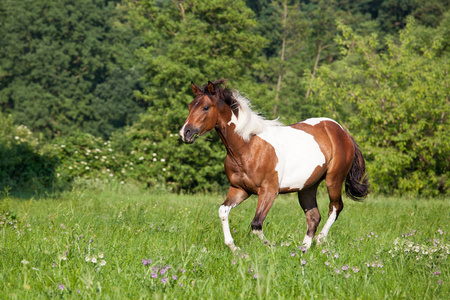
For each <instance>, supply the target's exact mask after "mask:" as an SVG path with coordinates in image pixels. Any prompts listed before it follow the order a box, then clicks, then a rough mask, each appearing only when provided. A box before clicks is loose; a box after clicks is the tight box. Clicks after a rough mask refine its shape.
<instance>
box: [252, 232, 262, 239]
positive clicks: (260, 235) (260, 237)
mask: <svg viewBox="0 0 450 300" xmlns="http://www.w3.org/2000/svg"><path fill="white" fill-rule="evenodd" d="M252 232H253V233H254V234H256V235H257V236H258V237H259V239H260V240H261V241H264V233H263V232H262V230H252Z"/></svg>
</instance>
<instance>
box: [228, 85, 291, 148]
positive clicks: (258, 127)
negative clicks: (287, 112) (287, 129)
mask: <svg viewBox="0 0 450 300" xmlns="http://www.w3.org/2000/svg"><path fill="white" fill-rule="evenodd" d="M232 97H233V98H234V100H235V102H234V103H233V104H232V105H231V106H230V107H231V109H232V111H233V117H232V119H231V121H230V123H234V124H235V125H236V128H235V129H234V131H235V132H236V133H237V134H238V135H239V136H241V137H242V138H243V139H244V140H245V141H246V142H248V141H249V140H250V138H251V137H252V136H253V135H256V134H259V133H261V132H263V131H264V130H265V129H266V128H267V127H269V126H282V125H283V124H282V123H281V122H279V121H278V119H275V120H267V119H266V118H264V117H263V116H261V115H259V114H258V113H256V112H254V111H253V110H252V109H251V103H250V100H248V99H247V98H246V97H244V96H243V95H241V94H240V93H239V91H237V90H233V91H232ZM233 106H234V107H233ZM236 108H237V110H238V113H237V116H236V115H235V113H234V112H235V111H236Z"/></svg>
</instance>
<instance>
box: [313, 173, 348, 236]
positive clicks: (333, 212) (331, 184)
mask: <svg viewBox="0 0 450 300" xmlns="http://www.w3.org/2000/svg"><path fill="white" fill-rule="evenodd" d="M344 180H345V174H342V173H339V174H327V177H326V178H325V184H326V185H327V189H328V195H329V197H330V205H329V210H328V219H327V221H326V222H325V225H324V226H323V228H322V230H321V231H320V233H319V235H318V236H317V242H318V243H320V242H322V241H324V240H325V238H326V237H327V235H328V232H329V231H330V228H331V226H332V225H333V223H334V222H335V221H336V220H337V218H338V216H339V214H340V212H341V211H342V210H343V209H344V202H342V184H343V182H344Z"/></svg>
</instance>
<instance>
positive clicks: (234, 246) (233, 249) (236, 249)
mask: <svg viewBox="0 0 450 300" xmlns="http://www.w3.org/2000/svg"><path fill="white" fill-rule="evenodd" d="M228 247H230V250H231V252H233V253H236V251H241V248H239V247H236V245H234V244H232V245H228Z"/></svg>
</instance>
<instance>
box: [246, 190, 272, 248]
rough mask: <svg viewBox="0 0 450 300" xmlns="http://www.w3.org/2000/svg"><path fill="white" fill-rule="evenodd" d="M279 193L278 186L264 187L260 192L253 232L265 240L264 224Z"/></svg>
mask: <svg viewBox="0 0 450 300" xmlns="http://www.w3.org/2000/svg"><path fill="white" fill-rule="evenodd" d="M277 195H278V190H277V189H276V188H262V189H261V191H260V192H259V194H258V205H257V207H256V213H255V217H254V218H253V221H252V232H253V233H254V234H256V235H257V236H258V237H259V239H260V240H261V241H263V242H266V240H265V237H264V234H263V230H262V225H263V223H264V220H265V219H266V217H267V214H268V213H269V210H270V208H271V207H272V204H273V201H274V200H275V197H276V196H277Z"/></svg>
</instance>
